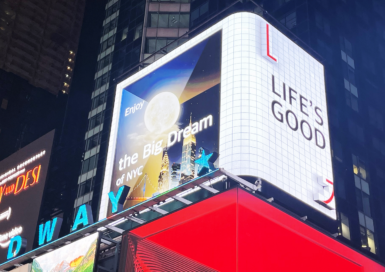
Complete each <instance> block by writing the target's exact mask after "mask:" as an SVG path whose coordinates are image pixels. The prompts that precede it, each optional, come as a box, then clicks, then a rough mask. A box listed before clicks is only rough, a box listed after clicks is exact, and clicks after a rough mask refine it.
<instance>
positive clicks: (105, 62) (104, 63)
mask: <svg viewBox="0 0 385 272" xmlns="http://www.w3.org/2000/svg"><path fill="white" fill-rule="evenodd" d="M112 57H113V54H112V53H111V54H108V55H107V56H105V57H104V58H102V59H101V60H99V61H98V68H97V70H98V71H99V70H101V69H103V68H104V67H106V66H108V65H109V64H110V63H112Z"/></svg>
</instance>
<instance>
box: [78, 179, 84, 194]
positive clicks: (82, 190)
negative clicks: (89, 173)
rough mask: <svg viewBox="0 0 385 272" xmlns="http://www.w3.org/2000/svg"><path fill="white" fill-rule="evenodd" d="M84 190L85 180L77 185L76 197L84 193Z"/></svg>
mask: <svg viewBox="0 0 385 272" xmlns="http://www.w3.org/2000/svg"><path fill="white" fill-rule="evenodd" d="M84 191H85V182H83V183H81V184H80V186H79V191H78V197H81V196H83V195H84Z"/></svg>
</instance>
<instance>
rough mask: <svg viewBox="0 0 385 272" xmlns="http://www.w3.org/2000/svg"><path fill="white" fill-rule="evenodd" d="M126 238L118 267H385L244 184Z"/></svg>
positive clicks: (378, 270) (366, 270)
mask: <svg viewBox="0 0 385 272" xmlns="http://www.w3.org/2000/svg"><path fill="white" fill-rule="evenodd" d="M122 244H123V247H122V255H121V257H120V266H119V267H120V271H154V269H155V270H156V271H312V272H318V271H320V272H321V271H322V272H325V271H327V272H331V271H338V272H341V271H349V272H356V271H357V272H358V271H359V272H382V271H384V272H385V267H383V266H381V265H380V264H378V263H376V262H374V261H373V260H371V259H369V258H367V257H365V256H364V255H362V254H360V253H359V252H357V251H355V250H353V249H351V248H349V247H347V246H345V245H343V244H341V243H340V242H338V241H336V240H335V239H333V238H332V237H329V236H327V235H325V234H323V233H321V232H319V231H317V230H316V229H314V228H312V227H310V226H308V225H307V224H305V223H304V222H302V221H300V220H298V219H296V218H293V217H292V216H290V215H288V214H286V213H285V212H283V211H281V210H279V209H277V208H275V207H274V206H273V205H271V204H270V203H267V202H265V201H263V200H261V199H259V198H257V197H256V196H254V195H252V194H250V193H248V192H246V191H244V190H243V189H241V188H235V189H232V190H229V191H226V192H224V193H221V194H219V195H216V196H214V197H211V198H209V199H207V200H204V201H202V202H199V203H197V204H194V205H192V206H189V207H187V208H185V209H182V210H180V211H177V212H175V213H172V214H170V215H167V216H165V217H162V218H160V219H158V220H156V221H153V222H151V223H148V224H146V225H144V226H141V227H138V228H136V229H134V230H132V231H131V232H129V233H126V234H125V235H123V243H122ZM125 256H126V257H125ZM193 267H194V268H193Z"/></svg>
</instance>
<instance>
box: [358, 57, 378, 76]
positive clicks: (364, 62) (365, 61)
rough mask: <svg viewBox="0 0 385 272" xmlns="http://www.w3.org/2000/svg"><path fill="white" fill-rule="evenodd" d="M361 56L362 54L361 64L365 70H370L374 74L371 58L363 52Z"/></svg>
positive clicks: (374, 68) (374, 69)
mask: <svg viewBox="0 0 385 272" xmlns="http://www.w3.org/2000/svg"><path fill="white" fill-rule="evenodd" d="M361 56H362V65H363V66H364V68H365V70H367V71H369V72H371V73H372V74H376V66H375V64H374V62H373V61H372V58H371V57H370V56H369V55H368V54H365V53H362V54H361Z"/></svg>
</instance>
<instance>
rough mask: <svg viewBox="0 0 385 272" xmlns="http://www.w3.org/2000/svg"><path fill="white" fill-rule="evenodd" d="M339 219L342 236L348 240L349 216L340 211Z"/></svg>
mask: <svg viewBox="0 0 385 272" xmlns="http://www.w3.org/2000/svg"><path fill="white" fill-rule="evenodd" d="M340 220H341V233H342V236H343V237H345V238H346V239H349V240H350V228H349V218H348V217H347V216H345V215H344V214H343V213H340Z"/></svg>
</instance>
